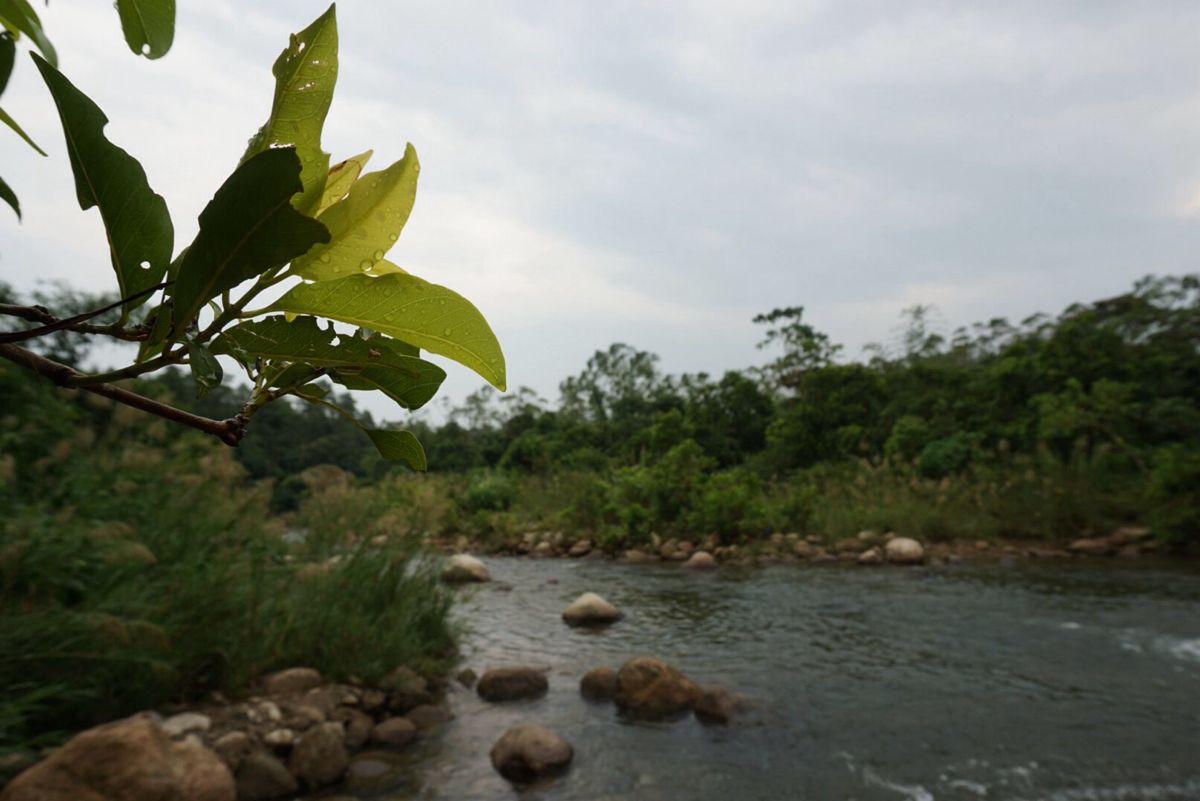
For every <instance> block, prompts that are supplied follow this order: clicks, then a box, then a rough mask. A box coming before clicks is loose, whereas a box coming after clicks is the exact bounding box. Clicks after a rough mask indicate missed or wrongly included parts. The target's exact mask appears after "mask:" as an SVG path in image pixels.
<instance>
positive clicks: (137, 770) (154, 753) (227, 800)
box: [0, 715, 236, 801]
mask: <svg viewBox="0 0 1200 801" xmlns="http://www.w3.org/2000/svg"><path fill="white" fill-rule="evenodd" d="M0 798H3V799H4V801H142V800H143V799H147V798H152V799H154V801H234V800H235V798H236V790H235V787H234V782H233V775H232V774H231V773H230V772H229V768H227V767H226V766H225V763H224V762H222V761H221V760H220V759H219V758H218V757H217V755H216V754H214V753H213V752H212V751H210V750H208V749H207V748H205V747H203V746H201V745H197V744H195V743H191V742H175V741H173V740H171V738H170V737H168V736H167V734H166V733H164V732H163V730H162V729H161V728H160V727H159V725H158V724H157V723H156V722H155V721H154V720H153V719H152V718H151V717H150V716H147V715H138V716H135V717H132V718H126V719H125V720H119V721H116V722H114V723H107V724H105V725H103V726H97V727H96V728H94V729H88V730H87V731H84V732H81V733H80V734H77V735H75V736H74V737H72V738H71V739H70V740H68V741H67V744H66V745H64V746H63V747H62V748H59V749H58V750H57V751H55V752H54V753H52V754H51V755H50V756H48V757H46V758H45V759H43V760H42V761H41V762H39V763H37V764H36V765H34V766H33V767H31V768H29V769H28V770H26V771H25V772H23V773H21V774H20V775H19V776H17V777H16V778H15V779H13V780H12V781H11V782H9V784H8V786H7V787H5V788H4V791H3V793H2V794H0Z"/></svg>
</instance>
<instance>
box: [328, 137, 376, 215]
mask: <svg viewBox="0 0 1200 801" xmlns="http://www.w3.org/2000/svg"><path fill="white" fill-rule="evenodd" d="M373 153H374V151H372V150H368V151H367V152H366V153H360V154H359V155H357V156H351V157H350V158H348V159H346V160H345V161H339V162H338V163H337V164H334V165H333V166H332V167H330V168H329V175H328V177H326V179H325V190H324V191H323V192H322V193H321V202H320V203H318V204H317V210H316V213H317V214H318V215H319V214H320V213H321V212H323V211H325V209H327V208H329V207H330V206H332V205H333V204H334V203H337V202H338V201H339V200H341V199H342V198H344V197H345V196H346V193H347V192H349V191H350V187H352V186H353V185H354V182H355V181H357V180H358V176H359V175H360V174H361V173H362V171H363V168H364V167H366V166H367V162H368V161H370V159H371V155H372V154H373Z"/></svg>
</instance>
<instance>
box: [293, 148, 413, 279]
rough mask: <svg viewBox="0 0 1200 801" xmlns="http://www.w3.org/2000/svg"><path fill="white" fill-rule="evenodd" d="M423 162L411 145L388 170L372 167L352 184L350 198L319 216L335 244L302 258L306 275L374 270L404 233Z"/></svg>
mask: <svg viewBox="0 0 1200 801" xmlns="http://www.w3.org/2000/svg"><path fill="white" fill-rule="evenodd" d="M420 170H421V165H420V164H419V163H418V162H417V152H416V151H415V150H413V147H412V145H409V146H408V147H407V148H406V149H405V151H404V158H402V159H400V160H399V161H397V162H396V163H395V164H393V165H392V166H390V167H388V168H387V169H386V170H380V171H379V172H373V173H368V174H367V175H364V176H362V177H361V178H359V179H358V180H357V181H355V182H354V185H353V186H352V187H350V192H349V194H347V195H346V197H345V199H344V200H342V201H340V202H338V203H335V204H333V205H332V206H330V207H329V208H328V209H326V210H325V211H324V212H322V213H321V215H320V217H319V218H318V219H320V220H321V222H323V223H324V224H325V226H326V227H327V228H329V235H330V240H329V244H327V245H324V246H322V247H317V248H313V249H312V252H311V253H306V254H305V255H304V258H302V259H297V260H296V263H295V264H293V265H292V270H293V271H294V272H295V273H296V274H297V275H299V276H301V277H302V278H309V279H311V280H313V281H328V280H330V279H333V278H341V277H343V276H347V275H357V274H359V273H362V272H364V271H370V270H371V269H372V268H373V267H374V266H375V265H376V264H378V263H379V262H380V261H381V260H382V259H383V256H384V254H385V253H387V251H388V249H389V248H391V246H392V244H393V243H395V241H396V240H397V239H398V238H399V237H400V232H401V231H402V230H403V229H404V224H405V223H406V222H408V215H409V214H410V213H411V212H412V208H413V202H414V201H415V200H416V196H417V175H418V173H419V172H420Z"/></svg>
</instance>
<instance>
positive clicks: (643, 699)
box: [616, 656, 703, 717]
mask: <svg viewBox="0 0 1200 801" xmlns="http://www.w3.org/2000/svg"><path fill="white" fill-rule="evenodd" d="M702 692H703V691H702V690H701V689H700V686H699V685H698V684H696V683H695V682H694V681H692V680H691V679H689V678H688V677H687V676H685V675H684V674H683V673H682V672H680V671H678V670H676V669H675V668H673V667H671V666H670V665H668V664H667V663H666V662H662V661H660V660H658V659H652V658H650V657H648V656H639V657H635V658H634V659H630V660H629V661H628V662H626V663H625V664H624V665H622V666H621V669H620V671H618V672H617V695H616V700H617V705H618V706H620V707H621V708H622V709H625V710H626V711H628V712H632V713H634V714H638V715H643V716H646V717H669V716H672V715H678V714H682V713H684V712H687V711H689V710H690V709H691V708H692V707H693V706H695V704H696V701H698V700H699V699H700V695H701V693H702Z"/></svg>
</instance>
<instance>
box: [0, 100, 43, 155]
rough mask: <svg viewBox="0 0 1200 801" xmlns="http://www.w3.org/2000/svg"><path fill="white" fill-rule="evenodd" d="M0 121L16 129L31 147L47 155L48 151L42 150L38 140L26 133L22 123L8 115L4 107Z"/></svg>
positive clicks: (0, 112) (0, 109) (0, 114)
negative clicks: (19, 123)
mask: <svg viewBox="0 0 1200 801" xmlns="http://www.w3.org/2000/svg"><path fill="white" fill-rule="evenodd" d="M0 122H2V123H4V124H5V125H7V126H8V127H9V128H12V129H13V130H14V131H16V133H17V136H19V137H21V138H22V139H24V140H25V142H26V143H27V144H28V145H29V146H30V147H32V148H33V149H34V150H36V151H37V152H38V153H41V154H42V155H43V156H44V155H46V151H45V150H42V149H41V148H40V147H38V144H37V142H35V141H33V140H32V139H30V138H29V134H27V133H25V130H24V129H23V128H22V127H21V126H20V125H18V124H17V121H16V120H14V119H13V118H12V117H10V116H9V115H8V112H7V111H5V110H4V109H2V108H0Z"/></svg>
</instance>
